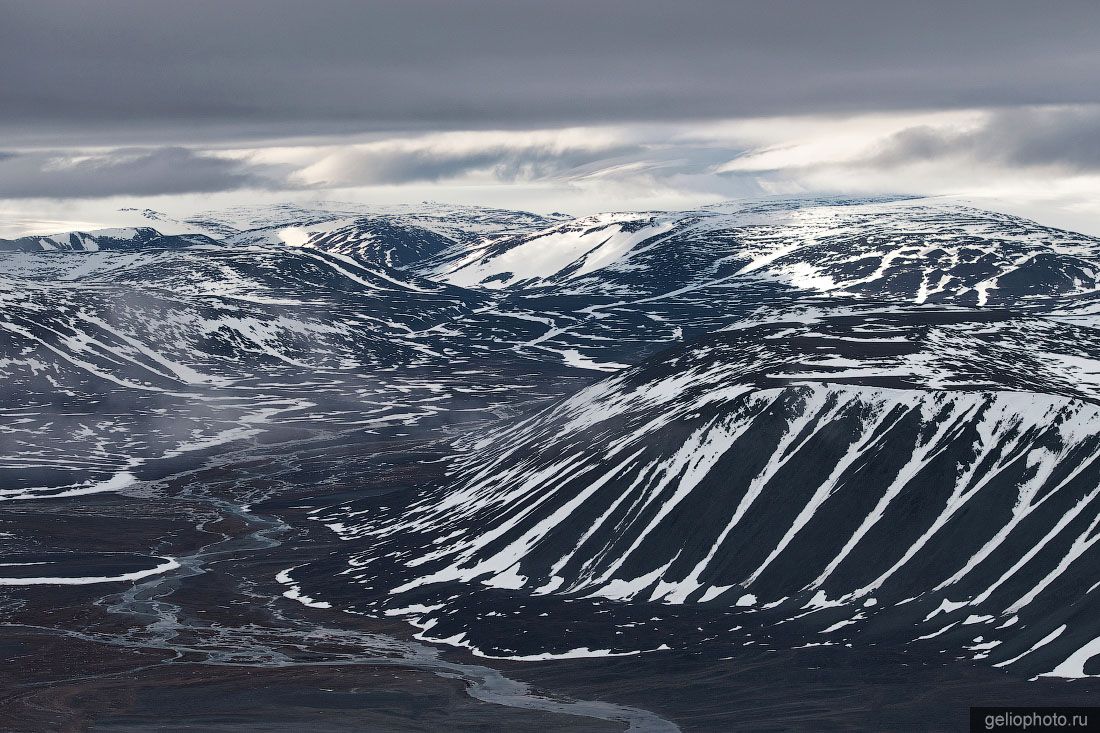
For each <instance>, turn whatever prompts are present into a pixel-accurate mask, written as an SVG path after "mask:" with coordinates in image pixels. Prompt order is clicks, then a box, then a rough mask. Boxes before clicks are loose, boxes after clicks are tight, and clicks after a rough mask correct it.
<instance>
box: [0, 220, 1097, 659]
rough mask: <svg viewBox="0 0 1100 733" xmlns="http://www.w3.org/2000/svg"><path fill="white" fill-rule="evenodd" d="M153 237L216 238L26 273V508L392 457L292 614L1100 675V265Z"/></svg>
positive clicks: (452, 229) (1023, 246) (338, 502)
mask: <svg viewBox="0 0 1100 733" xmlns="http://www.w3.org/2000/svg"><path fill="white" fill-rule="evenodd" d="M132 213H133V214H134V215H135V216H140V217H143V218H144V220H146V221H148V222H160V223H159V224H158V226H160V227H161V228H162V229H165V230H166V231H167V230H169V229H171V230H173V231H174V230H181V231H182V232H183V233H177V234H162V233H160V231H159V230H157V229H153V228H149V227H135V228H132V229H119V230H107V231H100V232H88V233H73V234H70V235H54V236H51V237H25V238H22V239H19V240H11V241H8V242H5V243H0V261H2V263H3V264H2V269H0V272H2V273H3V274H2V275H0V377H2V378H3V381H2V382H0V390H2V391H3V392H2V394H3V397H2V399H0V404H2V405H4V408H3V411H4V414H5V418H6V420H5V421H3V423H2V424H0V478H2V479H3V480H4V483H3V488H0V500H25V499H42V498H51V497H52V498H55V499H61V498H64V497H73V498H75V497H79V496H83V495H86V494H90V493H100V492H111V491H125V490H128V489H130V488H132V487H133V486H135V485H137V484H139V483H140V482H142V481H146V480H156V479H158V478H161V477H164V476H167V475H170V474H172V473H173V472H179V471H181V470H185V469H187V468H189V467H193V466H195V465H200V464H201V463H202V461H203V460H204V459H205V458H206V457H208V456H209V455H211V454H212V453H214V452H218V451H224V450H227V449H228V447H229V446H234V447H241V446H248V445H249V444H254V445H260V444H264V445H270V444H277V445H282V444H284V443H285V444H287V445H290V444H291V443H293V444H294V445H295V446H300V445H306V446H314V448H312V449H311V450H314V451H315V452H316V453H317V454H322V453H325V454H329V453H331V454H334V455H347V456H352V457H354V456H357V455H360V456H366V455H372V456H373V455H375V452H376V451H380V452H381V453H383V454H385V455H386V456H389V457H388V458H387V459H386V461H387V463H386V465H385V466H384V467H383V469H384V470H383V469H378V471H379V476H380V477H379V476H373V475H365V474H363V475H361V474H359V473H356V471H360V470H362V471H366V469H365V468H361V467H359V466H358V464H357V463H356V461H355V460H350V459H349V461H348V466H347V468H346V471H347V472H348V473H347V475H343V474H342V477H341V478H340V479H339V480H337V479H335V478H331V477H330V478H329V479H326V480H318V482H317V487H318V488H317V495H316V496H314V497H311V499H310V501H309V502H304V501H303V502H300V503H299V504H297V505H296V506H307V505H308V506H309V512H310V514H309V516H310V518H311V519H312V520H314V521H315V522H316V523H317V526H318V528H320V527H321V526H324V527H327V528H328V529H326V530H325V532H326V533H330V534H331V533H335V534H334V535H332V536H335V537H338V538H339V539H340V540H342V541H341V542H339V543H338V550H334V551H333V552H332V553H330V555H329V556H328V557H327V558H326V559H325V560H323V561H315V562H308V563H302V564H300V565H299V566H296V567H295V568H293V569H292V570H291V571H287V574H286V578H288V579H289V580H288V581H287V582H293V583H295V584H297V585H296V586H295V587H296V588H297V587H299V586H300V588H301V590H300V591H299V592H300V593H301V594H305V595H307V596H308V597H310V598H313V599H322V600H323V602H325V603H328V604H330V605H331V606H333V607H335V608H340V609H344V610H349V611H354V612H357V613H365V614H368V615H374V616H392V617H396V618H401V619H405V620H407V621H408V622H410V623H412V624H414V625H415V626H417V627H418V628H419V630H420V631H419V633H420V635H421V636H422V638H424V639H429V640H434V641H439V642H442V643H447V644H452V645H458V646H466V647H470V648H472V649H474V650H475V651H476V652H477V653H480V654H484V655H489V656H500V657H509V658H515V659H543V658H555V657H559V656H565V657H583V656H606V655H616V654H637V653H642V652H651V651H654V650H658V649H661V648H665V647H667V648H669V649H678V650H690V651H691V652H692V653H696V652H697V653H700V654H702V653H706V654H711V655H719V654H720V655H734V654H736V653H737V652H738V650H741V649H743V648H744V647H746V646H751V647H758V648H761V649H781V648H782V649H793V648H798V647H805V646H808V645H829V646H837V647H841V648H847V647H851V649H853V650H868V649H871V648H872V647H874V648H878V649H891V650H895V651H898V652H899V653H904V654H911V655H913V656H914V658H916V659H921V660H925V661H927V660H930V659H931V660H951V661H952V662H960V663H967V664H975V663H976V664H981V665H986V666H989V665H993V666H998V667H999V668H1001V669H1004V670H1007V671H1009V672H1011V673H1013V674H1018V675H1025V676H1028V677H1031V676H1036V675H1055V676H1060V677H1082V676H1090V675H1095V674H1097V673H1098V670H1097V669H1096V668H1095V667H1094V664H1093V662H1091V661H1090V659H1091V658H1092V657H1093V656H1094V652H1096V653H1100V647H1098V646H1097V644H1098V643H1100V642H1097V641H1096V640H1097V639H1100V624H1098V622H1097V621H1096V619H1098V618H1100V613H1098V610H1100V609H1098V608H1097V601H1096V598H1097V595H1096V591H1097V588H1098V587H1100V577H1097V576H1096V572H1095V568H1096V567H1098V566H1100V565H1098V563H1097V561H1098V560H1100V558H1098V557H1097V554H1096V549H1095V547H1094V545H1095V544H1096V538H1097V537H1100V534H1098V533H1097V531H1096V529H1097V524H1098V523H1100V511H1098V507H1100V505H1098V504H1097V503H1096V493H1097V489H1096V486H1097V485H1098V484H1100V474H1098V471H1100V468H1098V467H1097V463H1096V461H1097V459H1098V457H1100V415H1098V414H1097V409H1098V405H1100V376H1098V375H1100V336H1098V331H1097V330H1096V329H1097V324H1098V323H1100V319H1098V316H1097V314H1100V301H1098V299H1100V285H1098V273H1100V240H1098V239H1096V238H1092V237H1087V236H1084V235H1080V234H1075V233H1072V232H1066V231H1061V230H1057V229H1051V228H1048V227H1044V226H1041V225H1039V224H1036V223H1034V222H1030V221H1027V220H1024V219H1019V218H1016V217H1012V216H1007V215H1004V214H999V213H995V212H985V211H979V210H976V209H973V208H969V207H963V206H958V205H954V204H948V203H943V202H939V201H935V200H929V199H843V200H833V199H821V200H815V199H803V200H790V199H771V200H765V201H755V202H737V203H730V204H723V205H721V206H715V207H704V208H700V209H696V210H691V211H683V212H632V213H612V214H601V215H596V216H590V217H581V218H577V219H572V218H568V217H563V216H560V215H550V216H545V217H543V216H539V215H534V214H529V213H525V212H507V211H501V210H498V209H484V208H477V207H457V206H445V205H436V204H425V205H422V206H410V207H369V206H360V205H350V204H347V205H345V204H324V205H317V206H299V205H285V206H255V207H241V208H237V209H233V210H227V211H221V212H203V213H200V214H195V215H193V216H189V217H185V218H172V217H168V216H166V215H164V214H159V213H158V212H151V211H143V212H132ZM189 230H190V233H189ZM409 442H415V443H416V445H418V446H431V451H432V452H433V455H434V454H439V455H440V456H442V457H441V458H438V459H433V460H435V461H437V463H433V464H432V465H431V466H428V465H427V464H424V463H417V462H413V463H411V464H408V465H405V464H402V463H401V459H399V458H397V457H392V456H396V455H398V454H401V450H404V449H401V450H398V449H397V448H392V450H391V446H396V445H401V446H405V445H407V444H408V443H409ZM295 450H298V449H297V448H296V449H295ZM303 450H304V449H303ZM417 450H418V451H419V450H420V448H418V449H417ZM424 450H428V449H427V448H424ZM414 455H417V456H419V455H420V453H418V452H415V451H414ZM416 460H419V458H418V459H416ZM364 465H365V464H364ZM371 465H374V464H371ZM316 470H317V471H319V470H320V469H316ZM341 470H344V469H341ZM371 470H372V471H374V470H375V469H373V468H372V469H371ZM387 471H392V472H393V473H392V474H391V473H387ZM374 481H378V482H381V484H384V490H383V489H381V488H379V489H377V490H376V489H374V488H369V489H368V488H364V487H368V486H374V485H375V484H373V483H372V482H374ZM333 487H335V488H333ZM330 489H331V496H330V495H329V491H330ZM76 500H79V499H76ZM272 511H276V510H275V509H272ZM280 582H283V581H280ZM853 653H857V652H856V651H853Z"/></svg>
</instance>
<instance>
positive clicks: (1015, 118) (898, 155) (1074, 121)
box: [866, 107, 1100, 171]
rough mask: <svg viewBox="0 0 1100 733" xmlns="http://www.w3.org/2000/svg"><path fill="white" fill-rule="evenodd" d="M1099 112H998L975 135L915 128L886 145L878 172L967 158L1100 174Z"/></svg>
mask: <svg viewBox="0 0 1100 733" xmlns="http://www.w3.org/2000/svg"><path fill="white" fill-rule="evenodd" d="M1097 141H1100V110H1098V109H1097V108H1095V107H1093V108H1084V109H1072V108H1071V109H1017V110H1001V111H997V112H995V113H993V114H992V115H991V117H990V118H989V120H988V121H987V122H986V123H985V124H983V125H981V126H979V127H977V128H975V129H971V130H964V131H957V130H951V129H944V128H935V127H927V126H918V127H911V128H908V129H905V130H902V131H900V132H898V133H897V134H895V135H893V136H892V137H891V138H890V139H889V140H887V141H886V142H885V143H884V144H883V145H882V146H881V148H880V150H879V152H878V153H877V154H875V155H873V156H871V157H870V159H869V160H868V161H866V162H867V164H868V165H870V166H873V167H891V166H897V165H903V164H907V163H915V162H922V161H932V160H939V159H943V158H947V157H968V158H973V159H975V160H980V161H984V162H986V163H990V162H996V163H1001V164H1004V165H1008V166H1013V167H1019V166H1023V167H1028V166H1059V167H1061V168H1064V169H1067V170H1072V171H1100V145H1098V144H1097Z"/></svg>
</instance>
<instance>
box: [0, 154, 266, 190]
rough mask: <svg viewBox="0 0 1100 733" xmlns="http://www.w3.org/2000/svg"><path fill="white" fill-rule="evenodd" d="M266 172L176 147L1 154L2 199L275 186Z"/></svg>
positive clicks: (238, 162) (0, 184)
mask: <svg viewBox="0 0 1100 733" xmlns="http://www.w3.org/2000/svg"><path fill="white" fill-rule="evenodd" d="M264 172H265V171H264V169H262V168H256V167H249V166H247V165H245V164H244V163H242V162H240V161H236V160H230V159H226V158H221V157H214V156H210V155H206V154H202V153H196V152H193V151H191V150H187V149H185V148H178V147H166V148H158V149H153V150H116V151H112V152H111V153H109V154H102V155H97V156H94V157H86V158H75V159H68V158H66V157H63V156H59V155H57V154H50V153H34V154H24V155H7V156H6V157H5V156H3V155H0V197H10V198H30V197H41V198H88V197H100V196H114V195H157V194H178V193H208V192H212V191H227V190H233V189H239V188H245V187H256V188H268V187H271V186H273V185H277V183H276V181H274V180H273V179H271V178H269V177H267V176H265V175H264Z"/></svg>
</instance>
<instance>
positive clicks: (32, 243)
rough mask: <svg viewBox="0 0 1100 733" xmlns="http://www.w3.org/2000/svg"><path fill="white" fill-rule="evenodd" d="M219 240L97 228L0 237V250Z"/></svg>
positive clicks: (180, 245)
mask: <svg viewBox="0 0 1100 733" xmlns="http://www.w3.org/2000/svg"><path fill="white" fill-rule="evenodd" d="M212 244H216V242H215V241H214V240H213V239H211V238H210V237H207V236H205V235H202V234H184V235H166V234H161V233H160V232H159V231H157V230H156V229H152V228H150V227H133V228H125V227H124V228H118V229H96V230H94V231H90V232H68V233H65V234H52V235H49V236H29V237H20V238H19V239H0V252H43V251H44V252H98V251H100V250H139V249H140V250H149V249H179V248H185V247H201V246H205V245H212Z"/></svg>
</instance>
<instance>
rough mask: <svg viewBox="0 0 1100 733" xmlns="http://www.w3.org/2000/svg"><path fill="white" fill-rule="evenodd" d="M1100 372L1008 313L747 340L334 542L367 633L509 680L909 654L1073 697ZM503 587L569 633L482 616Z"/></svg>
mask: <svg viewBox="0 0 1100 733" xmlns="http://www.w3.org/2000/svg"><path fill="white" fill-rule="evenodd" d="M1098 358H1100V344H1097V343H1096V341H1095V339H1094V338H1093V337H1092V334H1090V333H1088V330H1087V329H1082V328H1079V327H1075V326H1066V325H1062V324H1055V323H1050V322H1047V321H1044V320H1042V319H1035V318H1029V317H1016V316H1011V315H1009V314H1007V313H1004V312H994V311H969V310H950V311H938V310H929V309H913V308H905V309H895V310H890V311H876V310H871V309H868V310H864V311H861V312H855V313H843V314H835V315H826V316H821V317H819V318H816V319H813V320H810V321H809V322H804V321H803V322H784V321H782V320H780V321H778V322H773V323H769V324H763V325H755V326H750V327H746V328H741V329H736V330H730V331H725V332H721V333H718V334H715V335H713V336H709V337H706V338H703V339H699V340H696V341H694V342H692V343H690V344H688V345H685V346H683V347H680V348H675V349H671V350H669V351H666V352H663V353H662V354H660V355H658V356H657V357H655V358H654V359H652V360H650V361H647V362H645V363H643V364H641V365H639V366H637V367H633V368H630V369H626V370H624V371H622V372H620V373H618V374H616V375H614V376H612V377H608V378H606V379H604V380H602V381H600V382H598V383H596V384H593V385H591V386H589V387H586V388H585V389H583V390H581V391H580V392H578V393H577V394H575V395H573V396H572V397H570V398H568V399H566V400H564V401H562V402H560V403H557V404H555V405H553V406H551V407H549V408H547V409H545V410H544V411H542V412H540V413H538V414H535V415H533V416H530V417H527V418H525V419H522V420H516V421H514V422H512V423H509V424H507V425H505V426H502V427H501V428H499V429H498V430H497V431H496V432H493V433H490V434H488V435H485V436H478V437H477V438H473V439H471V440H469V441H468V442H467V443H466V445H465V446H464V448H465V451H464V455H463V457H462V458H461V459H460V460H459V461H458V462H457V463H456V464H455V466H454V468H453V472H452V482H450V483H448V484H446V485H441V486H438V487H433V488H432V489H430V490H428V491H425V492H424V493H423V495H421V496H420V497H418V498H417V500H416V501H414V502H411V503H409V504H407V505H404V504H402V505H390V504H388V503H387V504H386V505H384V506H380V507H378V508H377V509H376V510H374V511H364V510H363V507H357V509H356V511H354V512H352V513H351V514H352V515H353V516H354V517H355V519H354V520H352V521H349V520H348V519H346V518H344V517H343V516H342V514H341V513H336V514H332V515H328V516H325V517H323V519H324V521H327V522H330V523H331V524H332V526H333V527H334V528H335V529H336V530H337V531H338V532H340V534H341V536H342V537H344V538H345V539H348V540H352V541H356V542H357V543H359V546H360V549H359V550H358V551H357V552H356V553H355V554H353V555H352V557H351V560H350V566H351V568H353V569H354V573H353V574H354V575H355V577H357V578H359V579H360V582H361V583H363V584H364V585H369V586H370V591H371V592H370V593H367V594H365V596H366V598H368V599H369V601H368V602H365V603H363V607H370V606H369V604H370V603H373V604H375V605H374V606H373V610H375V611H376V612H379V611H380V612H388V613H393V614H399V615H400V614H404V615H407V616H409V617H411V618H413V619H414V621H415V623H417V624H418V625H420V626H422V627H423V628H425V629H426V630H428V632H427V633H429V634H430V636H431V637H432V638H438V639H448V638H455V639H459V640H461V641H462V642H463V643H466V644H469V645H471V646H474V647H476V648H478V649H479V650H481V651H482V652H483V653H488V654H490V655H501V656H526V655H532V654H538V653H540V652H549V653H559V654H563V653H567V652H569V651H570V650H574V649H578V648H587V649H596V648H601V649H602V648H604V646H600V644H601V643H607V642H609V643H610V649H609V651H610V652H611V653H633V652H637V651H639V650H640V649H652V648H655V647H656V646H657V643H664V644H668V645H680V646H683V645H685V644H688V645H698V644H709V645H712V646H713V645H722V646H739V645H741V644H743V643H745V642H747V641H750V640H753V639H755V640H756V642H757V643H765V644H770V645H774V644H776V643H782V642H780V641H779V639H785V640H786V642H787V643H796V642H797V643H827V644H841V643H844V644H852V645H859V644H869V643H884V642H885V641H888V642H889V643H893V644H924V646H926V647H934V648H935V650H936V651H939V650H944V651H949V652H950V653H951V654H953V655H957V656H964V657H969V658H972V659H979V660H988V661H989V662H990V663H996V664H1006V665H1007V664H1016V665H1018V667H1019V669H1020V670H1024V671H1026V672H1027V673H1028V674H1039V673H1046V672H1051V671H1052V670H1054V669H1055V668H1056V667H1058V665H1059V663H1060V662H1062V661H1063V660H1066V659H1068V658H1070V657H1071V655H1072V654H1073V653H1075V652H1076V651H1077V650H1078V649H1080V648H1083V647H1084V646H1085V645H1087V644H1089V643H1091V641H1092V640H1093V639H1094V638H1097V637H1100V623H1098V622H1097V619H1098V618H1100V614H1098V613H1097V604H1098V603H1100V600H1098V598H1100V597H1098V596H1097V595H1095V594H1094V593H1093V592H1092V590H1093V589H1094V588H1095V587H1096V585H1094V584H1095V583H1096V582H1097V580H1100V579H1097V578H1095V577H1093V576H1094V568H1095V567H1096V566H1097V561H1098V560H1100V556H1098V555H1097V553H1098V552H1100V550H1097V549H1094V547H1093V546H1094V545H1095V544H1096V539H1097V538H1100V534H1098V533H1097V532H1096V526H1097V523H1098V522H1100V503H1097V502H1096V499H1097V494H1100V488H1098V486H1100V462H1098V457H1100V412H1098V410H1100V373H1098V372H1097V371H1096V370H1095V365H1096V364H1097V363H1098V362H1097V359H1098ZM359 568H366V570H359ZM456 587H462V588H467V589H468V590H466V591H465V592H461V593H459V595H455V594H456V592H457V591H456ZM486 588H488V589H492V590H493V591H494V592H497V593H499V594H501V595H502V596H505V597H506V598H507V599H508V600H505V601H502V603H504V604H505V605H508V606H509V607H510V608H511V607H512V605H514V604H516V603H517V601H515V598H516V597H517V596H526V597H528V598H529V599H530V601H529V602H530V603H531V604H533V606H532V607H533V608H536V609H537V610H538V613H540V614H542V613H547V614H549V617H550V619H549V620H546V621H543V620H541V619H540V623H544V624H547V625H551V626H553V628H554V631H553V632H551V633H547V634H546V635H545V636H543V635H539V636H538V637H537V638H536V639H528V637H527V636H525V634H526V633H527V632H526V631H525V626H524V624H525V623H527V622H529V621H530V618H529V617H528V615H527V614H523V613H521V612H519V611H516V612H515V615H516V619H515V627H512V626H511V625H509V624H508V623H507V622H500V621H498V620H497V619H496V618H495V617H494V616H493V614H489V615H488V617H486V616H485V615H483V614H480V613H479V612H478V611H475V610H471V609H481V610H483V609H486V608H494V607H496V601H495V600H486V594H485V590H486ZM489 597H490V598H493V596H489ZM550 597H554V598H560V599H565V600H567V601H569V603H567V604H554V603H552V602H550V601H549V598H550ZM473 598H477V600H473ZM608 601H610V602H613V603H614V604H627V605H638V606H641V607H643V608H644V609H645V610H644V614H645V615H646V619H647V621H646V623H644V624H642V625H641V626H640V627H639V625H638V624H637V622H636V619H633V614H630V616H631V619H630V620H629V621H628V622H626V624H625V625H624V621H623V618H622V617H621V616H620V615H619V614H617V613H615V612H612V613H608V614H607V615H604V614H605V613H606V611H605V610H602V609H604V608H605V607H606V604H607V602H608ZM593 606H595V607H599V608H600V609H601V610H598V611H594V610H593V609H592V607H593ZM685 606H686V607H692V608H697V609H699V614H700V615H698V616H696V615H695V614H691V613H686V612H685V611H684V610H683V607H685ZM669 607H672V608H669ZM635 613H637V612H635ZM701 619H702V620H701ZM704 621H705V624H704V628H703V629H702V630H703V631H706V632H708V633H707V634H700V633H699V631H700V629H699V628H698V624H700V623H704ZM502 623H503V624H504V629H505V630H502V628H501V626H502ZM722 625H726V626H725V627H724V628H719V627H720V626H722ZM734 626H737V627H739V628H738V629H734V628H732V627H734ZM772 626H778V627H782V628H780V629H779V630H776V631H773V630H772V629H771V627H772ZM624 628H627V629H629V631H628V632H627V633H625V634H623V633H620V632H622V631H623V629H624ZM642 629H644V630H645V631H644V633H641V630H642ZM737 631H741V632H742V633H737ZM710 633H715V634H717V635H718V637H719V638H717V639H715V638H709V637H708V635H709V634H710ZM700 637H708V638H700ZM976 637H981V638H980V639H976ZM1048 637H1049V638H1048ZM1040 646H1042V647H1044V648H1043V649H1042V650H1040V649H1039V647H1040ZM1033 647H1034V650H1033V651H1030V652H1029V650H1030V649H1032V648H1033ZM1025 653H1026V654H1025ZM1025 657H1026V658H1025ZM1061 669H1062V671H1063V672H1064V671H1065V670H1066V669H1067V668H1066V667H1064V666H1063V667H1062V668H1061ZM1069 676H1073V675H1069ZM1078 676H1079V675H1078Z"/></svg>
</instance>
